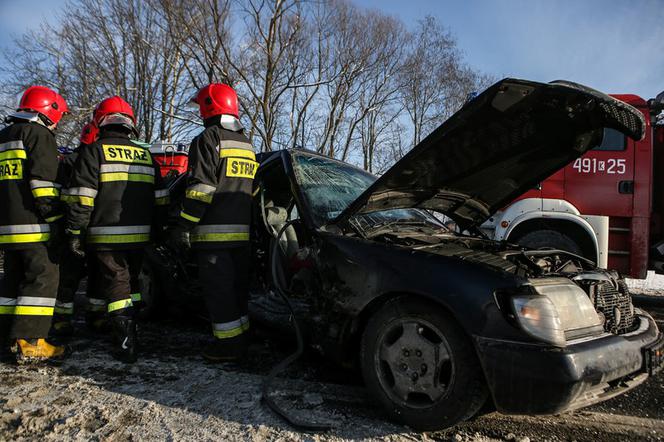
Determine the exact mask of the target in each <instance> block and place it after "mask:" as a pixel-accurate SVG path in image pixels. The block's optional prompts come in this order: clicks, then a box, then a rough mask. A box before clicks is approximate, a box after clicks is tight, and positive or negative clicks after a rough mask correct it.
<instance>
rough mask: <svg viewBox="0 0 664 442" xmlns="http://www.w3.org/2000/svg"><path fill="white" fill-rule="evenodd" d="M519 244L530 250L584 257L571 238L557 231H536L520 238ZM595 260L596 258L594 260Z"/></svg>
mask: <svg viewBox="0 0 664 442" xmlns="http://www.w3.org/2000/svg"><path fill="white" fill-rule="evenodd" d="M516 242H517V244H519V245H520V246H523V247H528V248H530V249H541V248H550V249H558V250H565V251H566V252H571V253H574V254H576V255H579V256H584V255H583V250H581V247H580V246H579V245H578V244H577V243H576V241H574V240H573V239H572V238H570V237H569V236H567V235H565V234H564V233H561V232H558V231H557V230H535V231H533V232H528V233H526V234H525V235H523V236H522V237H521V238H519V239H518V240H517V241H516ZM593 260H594V258H593Z"/></svg>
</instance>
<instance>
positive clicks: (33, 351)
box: [15, 338, 65, 362]
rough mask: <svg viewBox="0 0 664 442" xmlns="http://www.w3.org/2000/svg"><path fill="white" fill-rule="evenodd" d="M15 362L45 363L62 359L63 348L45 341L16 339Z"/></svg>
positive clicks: (63, 354)
mask: <svg viewBox="0 0 664 442" xmlns="http://www.w3.org/2000/svg"><path fill="white" fill-rule="evenodd" d="M15 352H16V360H17V361H18V362H45V361H53V360H58V359H62V358H63V357H64V356H65V347H64V346H60V345H52V344H49V343H48V342H47V341H46V339H41V338H40V339H17V340H16V346H15Z"/></svg>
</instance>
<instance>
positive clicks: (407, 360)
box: [360, 297, 488, 430]
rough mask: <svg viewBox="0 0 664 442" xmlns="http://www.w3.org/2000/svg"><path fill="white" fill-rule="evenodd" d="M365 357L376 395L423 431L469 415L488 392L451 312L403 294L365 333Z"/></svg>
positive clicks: (364, 370)
mask: <svg viewBox="0 0 664 442" xmlns="http://www.w3.org/2000/svg"><path fill="white" fill-rule="evenodd" d="M360 360H361V365H362V374H363V377H364V380H365V383H366V385H367V388H368V389H369V392H370V393H371V395H372V396H373V397H374V398H376V399H377V400H378V401H379V402H380V403H381V404H382V406H383V408H384V409H385V410H386V411H387V413H388V414H389V415H390V416H391V417H392V418H393V419H395V420H397V421H399V422H402V423H404V424H406V425H408V426H410V427H412V428H415V429H417V430H438V429H442V428H446V427H450V426H452V425H455V424H456V423H458V422H461V421H464V420H466V419H469V418H471V417H472V416H473V415H475V414H476V413H477V412H478V411H479V410H480V409H481V408H482V406H483V405H484V403H485V401H486V399H487V396H488V390H487V387H486V383H485V381H484V376H483V373H482V369H481V367H480V363H479V360H478V359H477V356H476V354H475V350H474V346H473V344H472V342H471V341H470V339H469V338H468V336H467V335H466V334H465V333H464V331H463V330H462V329H461V327H460V326H459V325H458V324H457V323H456V321H455V320H454V318H452V316H451V315H450V314H449V313H447V312H446V311H445V310H443V309H442V308H441V307H439V306H437V305H435V304H433V303H431V302H427V301H424V300H420V299H413V298H407V297H399V298H396V299H394V300H391V301H389V302H388V303H386V304H385V305H384V306H383V307H382V308H380V310H378V311H377V312H376V313H375V314H374V315H373V316H372V317H371V318H370V319H369V321H368V323H367V326H366V328H365V330H364V333H363V335H362V342H361V347H360Z"/></svg>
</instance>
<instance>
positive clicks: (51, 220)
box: [45, 215, 63, 223]
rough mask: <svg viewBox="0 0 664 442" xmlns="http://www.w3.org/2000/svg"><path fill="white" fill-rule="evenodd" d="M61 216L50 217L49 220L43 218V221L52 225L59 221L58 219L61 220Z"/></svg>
mask: <svg viewBox="0 0 664 442" xmlns="http://www.w3.org/2000/svg"><path fill="white" fill-rule="evenodd" d="M62 216H63V215H55V216H52V217H50V218H45V221H46V222H47V223H54V222H56V221H57V220H59V219H60V218H62Z"/></svg>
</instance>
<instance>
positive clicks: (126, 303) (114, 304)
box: [108, 298, 133, 313]
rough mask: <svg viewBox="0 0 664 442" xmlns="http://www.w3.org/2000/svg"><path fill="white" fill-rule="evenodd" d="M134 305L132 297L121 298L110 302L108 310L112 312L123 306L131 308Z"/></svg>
mask: <svg viewBox="0 0 664 442" xmlns="http://www.w3.org/2000/svg"><path fill="white" fill-rule="evenodd" d="M132 305H133V304H132V303H131V298H127V299H121V300H120V301H115V302H111V303H110V304H108V312H109V313H111V312H114V311H116V310H122V309H123V308H129V307H131V306H132Z"/></svg>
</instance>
